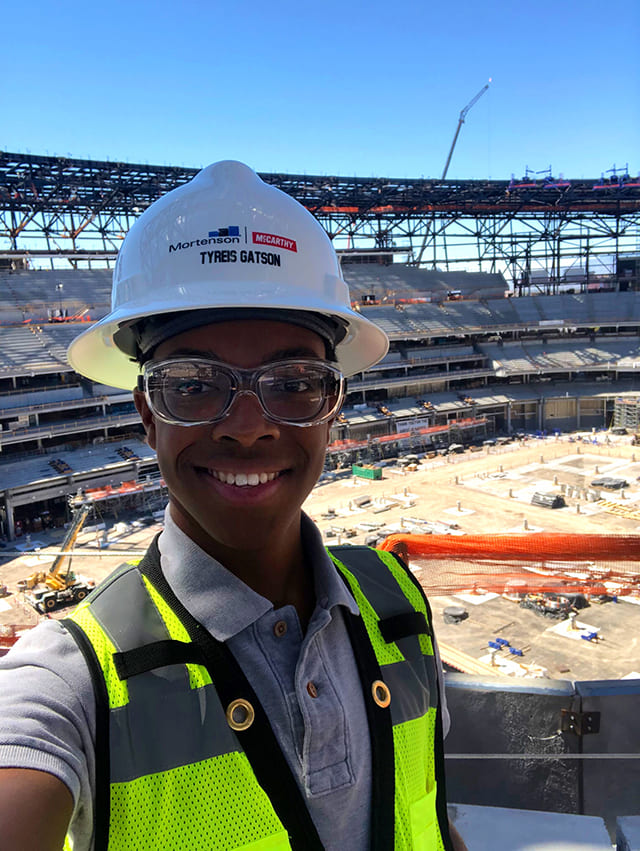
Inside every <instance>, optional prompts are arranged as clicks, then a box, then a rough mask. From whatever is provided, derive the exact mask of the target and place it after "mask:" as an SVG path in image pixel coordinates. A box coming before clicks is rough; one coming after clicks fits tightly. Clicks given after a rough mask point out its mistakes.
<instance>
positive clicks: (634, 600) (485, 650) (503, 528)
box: [0, 432, 640, 680]
mask: <svg viewBox="0 0 640 851" xmlns="http://www.w3.org/2000/svg"><path fill="white" fill-rule="evenodd" d="M462 448H463V447H462V446H461V447H460V449H462ZM430 456H431V457H430ZM376 470H377V471H379V473H378V474H376V473H374V471H376ZM354 471H355V474H354ZM369 476H371V478H369ZM378 476H379V477H378ZM639 476H640V450H639V451H636V449H635V447H634V446H633V445H632V438H631V437H630V436H628V435H626V436H617V435H613V436H610V435H609V434H608V433H606V434H603V433H600V434H593V433H590V432H589V433H583V434H576V435H570V436H569V435H564V436H556V437H547V438H544V437H531V438H529V439H520V440H516V441H512V442H509V443H502V444H497V443H493V441H488V443H487V444H486V445H484V446H482V447H476V451H470V450H466V451H453V452H450V453H448V454H446V455H445V454H440V455H438V454H437V453H435V452H423V453H418V454H415V453H408V454H405V455H401V456H400V457H391V458H388V459H386V460H385V462H384V464H383V465H381V464H378V465H377V466H376V465H373V464H370V465H354V466H352V467H346V468H343V469H337V470H331V471H327V472H326V473H325V474H324V476H323V478H322V480H321V481H320V482H319V484H318V485H317V486H316V488H315V489H314V490H313V492H312V493H311V495H310V496H309V498H308V499H307V502H306V504H305V510H306V511H307V513H308V514H309V515H310V516H311V517H312V519H313V520H315V521H316V522H317V524H318V526H319V528H320V529H321V531H322V533H323V535H324V538H325V541H326V543H327V545H328V546H331V544H340V543H352V544H369V545H376V546H379V547H383V548H385V549H392V550H393V551H395V552H397V553H398V554H399V555H400V556H401V557H403V558H404V559H405V560H406V561H407V562H408V563H409V564H410V566H411V568H412V570H413V572H414V575H415V576H416V578H417V579H418V581H419V582H420V583H421V584H422V586H423V587H424V588H425V590H426V591H427V593H428V596H429V599H430V602H431V607H432V611H433V617H434V620H435V627H436V629H437V632H438V636H439V641H440V647H441V652H442V656H443V661H444V663H445V666H446V667H447V668H449V669H450V670H457V671H463V672H465V673H475V674H482V675H489V676H490V675H508V676H513V677H550V678H554V679H558V678H560V679H583V680H584V679H587V680H589V679H598V678H605V677H606V678H608V679H619V678H626V677H631V676H634V675H635V676H637V675H638V671H639V669H640V644H639V641H640V639H638V638H637V636H638V635H640V628H639V627H640V550H639V548H638V543H639V542H640V536H638V535H637V534H636V532H637V529H638V525H639V523H640V481H638V478H639ZM603 478H604V479H605V481H606V480H609V481H608V482H607V481H606V483H607V484H610V482H614V483H616V484H619V483H621V482H624V486H623V487H617V488H616V489H615V490H611V489H607V488H605V487H602V486H600V487H597V486H594V485H593V484H592V482H594V481H597V480H598V479H600V480H602V479H603ZM158 487H160V488H161V487H162V483H161V482H159V483H158ZM132 491H133V492H134V493H135V492H136V489H135V487H134V486H133V484H128V485H127V486H126V487H125V488H124V491H123V490H122V489H118V488H109V487H107V488H102V489H94V490H93V491H87V492H85V494H84V495H83V496H82V497H77V498H76V500H75V502H76V515H74V516H77V512H78V511H79V510H80V508H81V507H82V506H84V507H85V511H84V515H85V516H84V517H83V521H84V520H86V521H87V523H86V524H84V522H83V524H81V525H80V524H78V525H80V527H79V528H77V529H76V528H74V524H71V527H70V528H69V529H67V530H66V532H65V530H64V529H58V530H49V531H47V532H44V533H42V534H40V535H39V536H38V540H37V541H36V540H34V539H33V538H32V539H31V540H30V541H28V542H27V541H25V540H24V539H22V540H21V541H18V542H16V544H17V547H19V548H20V549H19V550H17V551H14V552H11V551H9V548H8V547H7V548H6V549H5V550H4V551H3V552H2V561H1V562H0V585H4V586H6V588H7V596H6V597H4V598H3V599H0V625H2V626H1V627H0V643H2V644H3V645H4V646H5V647H8V646H10V645H11V643H13V641H14V640H15V637H16V636H17V635H18V634H20V632H22V631H23V630H24V629H28V628H30V627H31V626H33V625H34V624H35V623H37V621H38V620H40V619H41V618H43V617H62V616H64V615H66V614H68V611H69V609H68V607H67V606H65V603H67V602H71V603H72V602H75V598H74V595H73V594H71V600H69V601H67V600H62V601H60V604H58V603H56V605H55V607H52V609H51V610H50V611H47V610H45V609H44V608H43V606H42V595H41V597H40V604H39V605H38V604H37V603H36V602H35V600H34V597H33V594H30V593H29V590H28V589H27V588H26V587H25V580H26V579H27V578H28V577H33V576H34V574H35V575H37V574H38V573H40V574H41V576H40V577H39V578H40V579H41V580H44V579H45V576H46V575H47V572H48V571H50V570H51V568H52V566H53V564H54V562H55V560H56V556H58V558H59V557H60V551H61V550H66V551H67V553H68V554H67V555H66V556H65V557H64V559H63V562H64V563H63V564H62V566H61V568H60V573H61V575H62V576H63V578H64V576H65V575H68V574H69V572H70V571H71V565H72V566H73V568H72V572H71V575H72V576H73V579H74V582H76V583H77V582H78V577H81V578H82V583H83V584H82V588H83V589H84V588H86V589H87V590H90V588H91V587H92V585H93V584H95V583H97V582H99V581H100V580H101V579H103V578H104V577H106V576H107V575H108V574H109V573H110V572H111V571H112V570H113V569H114V568H115V567H116V566H117V565H119V564H120V563H122V562H124V561H127V560H130V559H135V558H139V557H140V556H141V555H142V553H143V552H144V549H145V547H146V545H147V544H148V543H149V541H150V540H151V539H152V537H153V536H154V535H155V534H157V532H158V531H159V530H160V528H161V522H162V521H161V516H162V512H161V511H157V510H156V515H155V518H154V517H152V516H151V515H150V514H149V512H145V511H144V510H140V507H139V506H138V507H137V508H136V507H133V508H131V507H130V508H129V509H127V510H123V512H122V515H121V516H122V519H121V520H117V521H115V522H113V517H112V523H111V525H108V523H105V522H104V521H100V516H101V515H100V505H103V506H105V505H107V504H108V502H109V501H110V500H113V499H115V498H117V497H118V496H120V497H123V496H125V495H126V494H127V493H129V492H132ZM137 492H138V493H140V494H141V493H142V492H143V488H142V487H140V488H138V491H137ZM536 494H544V495H547V496H553V497H558V498H559V499H558V501H557V503H556V501H555V500H550V501H549V502H548V503H547V504H545V503H544V502H539V501H538V504H535V503H536V501H535V496H536ZM72 502H73V500H72ZM553 504H557V505H558V507H557V508H552V507H551V505H553ZM546 505H548V506H549V507H546ZM70 533H71V534H70ZM70 538H72V540H70ZM36 547H37V549H36ZM20 550H22V552H21V551H20ZM76 572H77V575H76ZM82 596H84V593H83V594H82V595H81V596H80V598H81V597H82ZM30 600H31V602H29V601H30Z"/></svg>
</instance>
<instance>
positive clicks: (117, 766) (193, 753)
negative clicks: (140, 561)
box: [91, 566, 241, 783]
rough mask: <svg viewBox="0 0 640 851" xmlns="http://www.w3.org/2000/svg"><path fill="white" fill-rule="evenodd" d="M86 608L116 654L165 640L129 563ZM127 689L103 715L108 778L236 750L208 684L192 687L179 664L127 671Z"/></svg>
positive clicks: (124, 779)
mask: <svg viewBox="0 0 640 851" xmlns="http://www.w3.org/2000/svg"><path fill="white" fill-rule="evenodd" d="M91 613H92V614H93V615H94V617H95V618H96V620H97V621H98V623H99V624H100V626H101V627H102V629H103V630H104V631H105V633H106V634H107V636H108V637H109V638H110V639H111V641H112V642H113V644H114V645H115V647H116V649H117V650H119V651H121V652H125V651H127V650H132V649H134V648H136V647H142V646H144V645H145V644H151V643H153V642H154V641H162V640H165V639H169V638H171V635H170V633H169V631H168V629H167V627H166V625H165V623H164V621H163V620H162V617H161V615H160V613H159V612H158V610H157V608H156V606H155V603H154V602H153V599H152V598H151V596H150V595H149V592H148V591H147V588H146V586H145V584H144V580H143V578H142V575H141V574H140V571H139V570H138V569H137V568H136V567H134V566H131V567H130V568H129V569H128V570H125V571H124V572H121V573H119V574H118V575H117V576H115V577H114V578H113V580H112V581H111V582H109V584H108V585H106V586H105V587H104V588H102V589H100V592H99V593H98V594H97V595H96V597H95V599H93V600H92V601H91ZM127 688H128V691H129V703H128V704H127V705H125V706H120V707H118V708H116V709H112V710H111V712H110V713H109V735H110V754H111V757H110V758H111V782H112V783H123V782H127V781H130V780H134V779H135V778H136V777H143V776H146V775H149V774H155V773H158V772H160V771H168V770H169V769H171V768H177V767H178V766H182V765H191V764H193V763H197V762H201V761H202V760H204V759H208V758H210V757H215V756H221V755H222V754H226V753H232V752H234V751H240V750H241V748H240V745H239V743H238V739H237V738H236V736H235V734H234V733H233V731H232V730H231V729H230V728H229V725H228V724H227V719H226V718H225V714H224V709H223V707H222V705H221V703H220V699H219V697H218V694H217V692H216V689H215V687H214V686H213V685H206V686H204V687H202V688H199V689H192V688H191V686H190V683H189V672H188V670H187V668H186V666H185V665H183V664H180V665H165V666H163V667H162V668H156V669H155V670H153V671H149V672H147V673H144V674H139V675H137V676H134V677H130V678H129V679H128V680H127Z"/></svg>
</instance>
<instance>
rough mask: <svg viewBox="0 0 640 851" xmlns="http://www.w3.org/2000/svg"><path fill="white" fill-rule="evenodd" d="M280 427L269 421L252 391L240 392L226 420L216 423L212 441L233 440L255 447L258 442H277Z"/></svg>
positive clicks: (213, 427) (212, 431)
mask: <svg viewBox="0 0 640 851" xmlns="http://www.w3.org/2000/svg"><path fill="white" fill-rule="evenodd" d="M279 437H280V427H279V425H278V424H277V423H273V422H271V420H268V419H267V418H266V417H265V415H264V411H263V410H262V405H261V404H260V400H259V399H258V397H257V396H256V394H255V393H254V392H253V391H252V390H240V391H238V392H237V393H236V396H235V398H234V400H233V402H232V403H231V407H230V408H229V410H228V411H227V414H226V416H225V417H224V419H222V420H220V422H218V423H214V425H213V426H212V429H211V439H212V440H233V441H235V442H236V443H239V444H241V445H242V446H247V447H248V446H253V444H254V443H256V442H257V441H258V440H277V438H279Z"/></svg>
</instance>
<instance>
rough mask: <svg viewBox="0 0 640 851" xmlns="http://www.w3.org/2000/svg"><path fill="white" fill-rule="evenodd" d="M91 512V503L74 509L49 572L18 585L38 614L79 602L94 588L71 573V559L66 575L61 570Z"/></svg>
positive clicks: (81, 577)
mask: <svg viewBox="0 0 640 851" xmlns="http://www.w3.org/2000/svg"><path fill="white" fill-rule="evenodd" d="M90 511H91V503H90V502H84V503H82V504H81V505H79V506H78V507H77V508H75V509H74V512H73V519H72V521H71V525H70V526H69V529H68V530H67V534H66V535H65V538H64V541H63V542H62V546H61V547H60V552H59V553H58V554H57V556H56V557H55V559H54V560H53V563H52V565H51V567H50V568H49V570H48V571H37V572H35V573H32V574H31V576H28V577H27V578H26V579H21V580H20V581H19V582H18V583H17V584H18V591H22V592H24V594H25V596H26V599H27V600H28V601H29V603H31V605H32V606H33V607H34V608H35V609H37V610H38V611H39V612H44V613H46V612H50V611H52V610H53V609H55V608H56V606H58V605H60V604H62V603H66V604H68V603H77V602H80V600H84V598H85V597H86V596H87V594H88V593H89V592H90V591H91V590H92V588H93V587H94V584H95V583H94V582H93V580H91V579H87V578H86V577H84V576H78V575H76V574H75V573H74V572H73V571H72V570H71V558H70V557H69V565H68V567H67V570H66V572H63V570H62V567H63V565H64V562H65V560H66V558H67V553H68V552H69V551H70V550H71V549H72V548H73V545H74V544H75V542H76V539H77V537H78V535H79V534H80V530H81V529H82V527H83V526H84V523H85V520H86V519H87V517H88V515H89V512H90Z"/></svg>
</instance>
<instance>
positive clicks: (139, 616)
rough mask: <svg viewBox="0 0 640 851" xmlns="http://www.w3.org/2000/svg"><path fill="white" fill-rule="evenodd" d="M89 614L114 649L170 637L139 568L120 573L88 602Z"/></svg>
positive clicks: (127, 647) (130, 647) (128, 647)
mask: <svg viewBox="0 0 640 851" xmlns="http://www.w3.org/2000/svg"><path fill="white" fill-rule="evenodd" d="M91 614H92V615H93V616H94V617H95V618H96V620H97V621H98V623H99V624H100V626H101V627H102V628H103V629H104V631H105V632H106V633H107V635H108V636H109V638H110V639H111V641H112V642H113V643H114V645H115V647H116V650H121V651H124V650H131V649H132V648H134V647H141V646H142V645H143V644H151V643H152V642H153V641H162V640H163V639H167V638H171V636H170V635H169V631H168V630H167V627H166V626H165V624H164V621H163V620H162V618H161V617H160V613H159V612H158V610H157V609H156V607H155V604H154V602H153V600H152V599H151V597H150V596H149V593H148V591H147V589H146V587H145V585H144V581H143V579H142V576H141V574H140V572H139V570H138V569H137V568H136V567H131V569H130V570H128V571H126V572H125V573H120V574H119V575H118V576H116V577H115V579H114V580H113V582H111V583H109V585H107V586H106V587H105V588H104V589H102V590H101V591H100V593H99V594H97V595H96V597H95V599H94V600H92V601H91Z"/></svg>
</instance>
